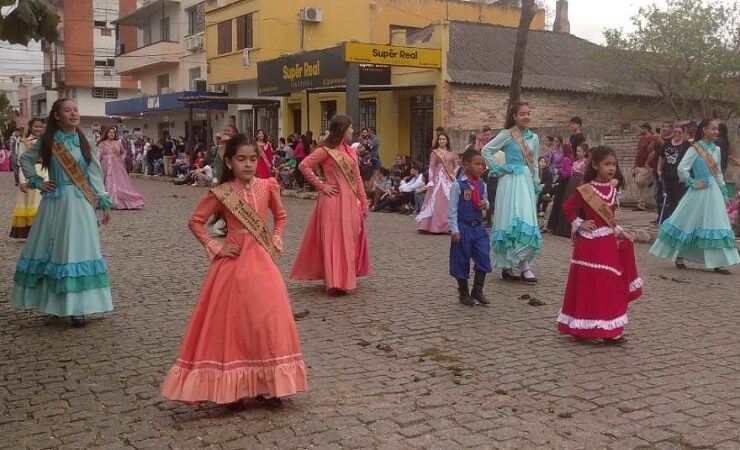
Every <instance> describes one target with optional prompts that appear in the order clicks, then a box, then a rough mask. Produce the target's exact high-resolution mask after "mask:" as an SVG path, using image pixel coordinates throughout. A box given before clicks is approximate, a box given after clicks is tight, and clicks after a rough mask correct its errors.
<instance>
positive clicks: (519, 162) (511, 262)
mask: <svg viewBox="0 0 740 450" xmlns="http://www.w3.org/2000/svg"><path fill="white" fill-rule="evenodd" d="M529 123H530V114H529V105H528V104H527V103H524V102H517V103H515V104H513V105H512V106H511V108H509V111H508V113H507V115H506V125H505V129H504V130H502V131H501V132H500V133H499V134H498V135H497V136H496V137H495V138H493V139H492V140H491V142H489V143H488V144H486V145H485V147H483V149H482V150H481V152H482V153H483V157H484V158H485V159H486V164H488V167H489V170H490V172H491V173H493V174H494V175H496V176H498V177H499V182H498V189H497V191H496V206H495V207H494V211H496V213H495V214H494V215H493V232H492V233H491V241H492V247H493V264H494V265H495V266H496V267H501V268H502V272H501V276H502V277H503V278H504V279H505V280H520V279H521V280H522V281H526V282H530V283H533V282H536V281H537V278H536V277H535V275H534V273H533V272H532V268H531V263H532V262H533V261H534V258H535V257H536V256H537V255H539V254H540V250H541V247H542V235H541V234H540V228H539V225H538V223H537V192H538V191H539V183H540V180H539V173H538V170H537V167H536V164H535V162H536V161H537V149H538V147H539V138H538V137H537V135H536V134H534V133H533V132H532V130H530V129H529ZM499 150H502V151H503V152H504V154H505V156H506V161H505V163H504V164H499V163H497V162H496V159H495V158H494V157H493V155H494V154H495V153H496V152H498V151H499ZM513 268H518V269H519V270H520V272H521V274H520V275H515V274H514V273H513V270H512V269H513Z"/></svg>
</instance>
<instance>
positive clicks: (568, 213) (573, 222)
mask: <svg viewBox="0 0 740 450" xmlns="http://www.w3.org/2000/svg"><path fill="white" fill-rule="evenodd" d="M587 207H588V205H587V204H586V201H585V200H583V196H581V193H580V192H579V191H575V192H573V194H571V196H570V197H568V199H567V200H566V201H565V203H563V209H562V211H563V214H564V215H565V217H566V218H567V219H568V222H570V227H571V232H572V233H575V232H576V230H578V227H580V226H581V224H582V223H583V219H581V218H580V217H578V210H585V209H586V208H587Z"/></svg>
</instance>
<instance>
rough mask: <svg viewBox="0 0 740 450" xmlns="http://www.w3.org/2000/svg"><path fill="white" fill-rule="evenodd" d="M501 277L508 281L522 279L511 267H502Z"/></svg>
mask: <svg viewBox="0 0 740 450" xmlns="http://www.w3.org/2000/svg"><path fill="white" fill-rule="evenodd" d="M501 278H503V279H504V280H506V281H521V277H520V276H518V275H514V273H513V272H512V271H511V269H501Z"/></svg>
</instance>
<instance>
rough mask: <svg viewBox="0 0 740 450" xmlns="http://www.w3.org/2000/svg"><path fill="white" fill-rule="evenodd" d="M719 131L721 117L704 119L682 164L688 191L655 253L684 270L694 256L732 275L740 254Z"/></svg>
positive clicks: (680, 168)
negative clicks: (727, 201) (729, 206)
mask: <svg viewBox="0 0 740 450" xmlns="http://www.w3.org/2000/svg"><path fill="white" fill-rule="evenodd" d="M718 133H719V122H717V121H716V120H708V119H704V120H703V121H702V122H701V123H700V124H699V127H698V128H697V129H696V140H695V142H694V144H693V145H692V146H691V147H689V149H688V150H687V151H686V154H685V155H684V157H683V159H682V160H681V162H680V163H679V165H678V176H679V178H680V179H681V181H682V182H683V183H684V185H686V186H687V188H688V191H687V192H686V194H684V196H683V197H682V198H681V201H680V202H679V204H678V207H677V208H676V209H675V210H674V211H673V214H671V217H669V218H668V219H667V220H666V221H664V222H663V224H662V225H661V226H660V230H659V231H658V238H657V239H656V241H655V244H653V246H652V247H651V248H650V253H652V254H653V255H655V256H660V257H661V258H667V259H670V260H672V261H674V263H675V264H676V267H678V268H679V269H685V268H686V261H687V260H688V261H691V262H695V263H698V264H702V265H703V266H704V267H706V268H708V269H714V271H715V272H717V273H721V274H725V275H729V274H730V271H729V270H727V269H726V267H727V266H732V265H735V264H740V256H738V252H737V245H736V244H735V234H734V232H733V231H732V226H731V225H730V219H729V217H728V215H727V210H726V209H725V197H726V196H727V187H726V186H725V180H724V177H723V176H722V170H721V168H720V167H721V161H720V149H719V147H717V146H716V145H715V144H714V141H715V140H716V139H717V135H718ZM691 171H693V175H694V176H693V178H692V176H691Z"/></svg>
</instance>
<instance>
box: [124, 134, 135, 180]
mask: <svg viewBox="0 0 740 450" xmlns="http://www.w3.org/2000/svg"><path fill="white" fill-rule="evenodd" d="M121 147H123V152H124V158H123V165H124V167H125V168H126V172H127V173H131V171H132V170H133V168H134V167H133V162H134V143H133V142H132V141H131V136H130V135H129V131H128V130H123V136H122V137H121Z"/></svg>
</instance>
